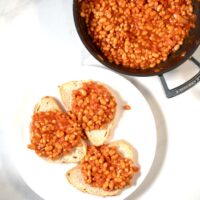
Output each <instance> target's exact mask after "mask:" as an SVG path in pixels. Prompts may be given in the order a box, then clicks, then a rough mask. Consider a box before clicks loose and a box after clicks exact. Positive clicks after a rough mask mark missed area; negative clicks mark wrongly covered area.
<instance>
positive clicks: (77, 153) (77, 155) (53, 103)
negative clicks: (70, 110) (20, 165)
mask: <svg viewBox="0 0 200 200" xmlns="http://www.w3.org/2000/svg"><path fill="white" fill-rule="evenodd" d="M47 111H60V112H63V110H62V108H61V106H60V105H59V104H58V102H57V100H56V99H54V98H53V97H50V96H45V97H43V98H42V99H41V100H40V102H38V103H37V104H36V106H35V108H34V111H33V112H34V113H36V112H47ZM31 135H32V133H31ZM31 135H30V136H31ZM86 150H87V144H86V142H85V141H84V140H83V139H81V141H80V144H79V145H78V146H77V147H75V148H74V149H73V150H72V151H71V152H70V153H69V154H67V155H65V156H62V157H61V158H59V159H57V160H55V161H53V162H56V163H76V162H79V161H80V160H81V159H82V158H83V157H84V156H85V154H86ZM43 158H44V157H43ZM44 159H45V160H48V161H52V160H50V159H48V158H44Z"/></svg>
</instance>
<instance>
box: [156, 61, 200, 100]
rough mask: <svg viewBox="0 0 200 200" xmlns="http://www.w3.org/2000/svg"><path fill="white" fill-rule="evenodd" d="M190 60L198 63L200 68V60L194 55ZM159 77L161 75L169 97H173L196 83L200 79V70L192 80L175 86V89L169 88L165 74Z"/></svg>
mask: <svg viewBox="0 0 200 200" xmlns="http://www.w3.org/2000/svg"><path fill="white" fill-rule="evenodd" d="M189 60H190V61H192V62H193V63H194V64H195V65H197V66H198V67H199V68H200V62H199V61H198V60H196V59H195V58H194V57H190V59H189ZM159 77H160V80H161V83H162V85H163V88H164V90H165V94H166V96H167V97H168V98H171V97H175V96H177V95H179V94H181V93H183V92H185V91H186V90H188V89H189V88H191V87H193V86H194V85H196V84H197V83H198V82H199V81H200V71H199V72H198V73H197V74H196V75H195V76H193V77H192V78H191V79H190V80H188V81H186V82H185V83H183V84H182V85H180V86H178V87H175V88H173V89H169V88H168V86H167V83H166V80H165V78H164V76H163V74H161V75H159Z"/></svg>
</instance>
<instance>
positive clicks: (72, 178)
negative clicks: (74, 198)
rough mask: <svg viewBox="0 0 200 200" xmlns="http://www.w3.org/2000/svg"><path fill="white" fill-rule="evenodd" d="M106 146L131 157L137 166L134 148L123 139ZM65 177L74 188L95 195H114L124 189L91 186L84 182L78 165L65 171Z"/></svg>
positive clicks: (126, 156)
mask: <svg viewBox="0 0 200 200" xmlns="http://www.w3.org/2000/svg"><path fill="white" fill-rule="evenodd" d="M108 146H115V147H117V149H118V151H119V152H120V153H122V155H123V156H124V157H125V158H129V159H131V160H132V161H133V163H134V164H135V165H136V166H139V165H138V161H137V152H136V150H135V149H134V148H133V147H132V146H131V145H130V144H129V143H128V142H126V141H125V140H118V141H114V142H111V143H110V144H109V145H108ZM135 176H136V174H135V175H134V177H133V180H132V185H133V183H134V181H135ZM66 178H67V180H68V182H69V183H70V184H71V185H73V186H74V187H75V188H77V189H78V190H80V191H82V192H86V193H89V194H93V195H97V196H114V195H118V194H120V193H121V192H122V191H123V190H124V189H120V190H119V189H118V190H113V191H105V190H103V189H102V188H96V187H92V186H91V185H89V184H87V183H85V181H84V179H83V176H82V173H81V169H80V165H78V166H76V167H74V168H72V169H70V170H69V171H68V172H67V173H66Z"/></svg>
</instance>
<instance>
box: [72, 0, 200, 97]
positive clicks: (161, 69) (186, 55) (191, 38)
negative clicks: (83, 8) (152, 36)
mask: <svg viewBox="0 0 200 200" xmlns="http://www.w3.org/2000/svg"><path fill="white" fill-rule="evenodd" d="M79 2H80V0H74V1H73V15H74V21H75V26H76V29H77V32H78V34H79V37H80V38H81V40H82V42H83V44H84V45H85V47H86V48H87V49H88V51H89V52H90V53H91V54H92V55H93V56H94V57H95V58H96V59H97V60H98V61H99V62H101V63H102V64H103V65H105V66H106V67H108V68H110V69H112V70H114V71H117V72H120V73H123V74H126V75H130V76H143V77H144V76H154V75H158V76H159V77H160V79H161V83H162V85H163V88H164V90H165V93H166V96H167V97H168V98H170V97H174V96H176V95H178V94H181V93H182V92H184V91H186V90H188V89H189V88H191V87H192V86H194V85H195V84H196V83H197V82H199V81H200V71H199V72H198V73H197V74H196V75H195V76H194V77H192V78H191V79H190V80H188V81H186V82H185V83H183V84H182V85H180V86H178V87H176V88H173V89H169V88H168V86H167V83H166V81H165V78H164V76H163V75H164V73H166V72H169V71H171V70H173V69H175V68H176V67H178V66H180V65H181V64H182V63H184V62H185V61H186V60H190V61H191V62H193V63H194V64H195V65H197V66H198V67H199V68H200V63H199V62H198V61H197V60H196V59H195V58H194V57H192V54H193V53H194V51H195V50H196V49H197V47H198V46H199V44H200V1H199V0H193V8H194V13H195V14H196V15H197V20H196V27H195V28H194V29H191V31H190V32H189V35H188V37H187V38H186V39H185V41H184V43H183V45H182V46H181V48H180V49H179V50H178V51H176V52H175V53H172V54H170V55H169V57H168V59H167V60H166V61H165V62H162V63H160V64H159V65H157V66H156V67H154V68H150V69H146V70H139V69H132V68H127V67H123V66H122V65H116V64H114V63H110V62H109V61H108V59H107V58H106V57H105V56H104V55H103V53H102V52H101V51H100V50H99V49H98V48H97V47H96V45H95V44H94V43H93V42H92V39H91V38H90V36H89V35H88V34H87V29H86V26H85V23H84V19H83V18H82V17H81V16H80V12H79V8H80V3H79Z"/></svg>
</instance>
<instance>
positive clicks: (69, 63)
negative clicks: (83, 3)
mask: <svg viewBox="0 0 200 200" xmlns="http://www.w3.org/2000/svg"><path fill="white" fill-rule="evenodd" d="M195 57H196V58H198V60H200V48H199V49H198V50H197V51H196V53H195ZM84 64H85V65H88V64H96V65H100V64H99V63H98V62H97V61H96V60H95V59H94V58H93V57H91V56H90V55H89V54H88V52H87V50H86V49H85V48H84V47H83V45H82V43H81V41H80V40H79V37H78V35H77V33H76V30H75V27H74V23H73V16H72V0H57V1H55V0H40V1H38V0H35V1H33V0H0V69H1V71H0V92H1V98H0V188H1V189H0V199H1V200H13V199H15V200H27V199H29V200H41V198H40V197H38V196H37V195H36V194H35V193H33V192H32V191H31V189H29V187H27V186H26V184H25V183H24V182H23V181H22V179H21V177H20V176H19V175H18V173H17V171H16V167H15V166H14V165H13V160H12V156H11V154H12V147H10V146H9V145H8V144H9V140H12V138H10V137H8V136H9V135H10V130H11V127H12V119H13V117H14V116H13V113H15V112H16V111H17V110H18V109H19V108H18V107H17V105H19V104H22V103H23V102H20V96H21V95H22V94H21V93H22V91H23V88H24V87H25V86H26V83H27V82H30V81H37V77H40V78H41V77H44V76H48V74H55V75H56V73H58V72H59V73H62V74H63V73H68V71H69V70H70V69H71V68H75V67H77V66H80V65H84ZM195 72H197V68H196V67H193V66H192V65H191V64H190V63H189V62H186V63H185V64H184V65H182V66H180V67H179V68H178V69H177V70H174V71H173V72H170V73H167V74H166V78H167V81H168V83H169V86H170V87H173V86H176V85H177V84H180V83H183V82H184V81H185V80H187V79H188V78H190V77H191V76H192V75H194V74H195ZM128 78H129V79H130V80H131V82H132V83H133V84H134V85H135V86H136V87H137V88H138V89H139V90H140V91H141V93H142V94H143V95H144V97H145V98H146V100H147V101H148V103H149V105H150V107H151V109H152V112H153V114H154V117H155V120H156V127H157V132H158V135H157V139H158V145H157V151H156V156H155V160H154V163H153V166H152V168H151V170H150V173H149V174H148V176H147V178H146V179H145V181H144V182H143V184H142V185H141V186H140V187H139V188H138V190H137V191H136V192H135V193H134V194H132V196H131V197H130V198H128V200H131V199H134V200H135V199H137V200H138V199H139V200H149V199H155V200H157V199H158V200H160V199H162V200H168V199H172V200H177V199H181V200H199V199H200V181H199V180H200V170H199V169H200V156H199V153H200V130H199V113H200V84H197V85H196V86H195V87H193V88H192V89H190V90H189V91H187V92H185V93H183V94H181V95H179V96H177V97H175V98H172V99H167V98H166V97H165V94H164V92H163V88H162V86H161V83H160V80H159V78H158V77H156V76H155V77H148V78H147V77H143V78H140V77H128ZM50 181H51V180H50Z"/></svg>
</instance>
